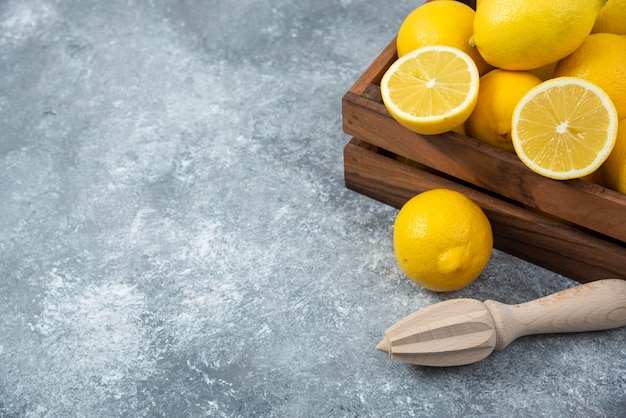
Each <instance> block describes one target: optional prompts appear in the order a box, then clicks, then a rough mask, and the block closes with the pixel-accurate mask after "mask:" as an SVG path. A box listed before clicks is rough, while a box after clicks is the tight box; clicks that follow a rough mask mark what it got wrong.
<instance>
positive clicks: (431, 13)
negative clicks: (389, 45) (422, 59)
mask: <svg viewBox="0 0 626 418" xmlns="http://www.w3.org/2000/svg"><path fill="white" fill-rule="evenodd" d="M474 14H475V12H474V10H473V9H472V8H471V7H469V6H468V5H466V4H463V3H461V2H458V1H453V0H439V1H431V2H427V3H424V4H422V5H421V6H419V7H417V8H416V9H415V10H413V11H412V12H411V13H409V14H408V15H407V17H406V18H405V19H404V21H403V22H402V25H400V29H399V30H398V36H397V38H396V45H397V49H398V57H401V56H403V55H406V54H408V53H409V52H411V51H414V50H416V49H418V48H421V47H423V46H431V45H445V46H452V47H454V48H458V49H460V50H461V51H463V52H465V53H466V54H468V55H469V56H470V57H471V58H472V59H473V60H474V62H475V63H476V66H477V67H478V71H479V72H480V73H481V74H484V73H486V72H487V71H488V70H489V69H491V66H489V64H487V63H486V62H485V60H484V59H483V58H482V57H481V56H480V53H479V52H478V50H477V49H476V48H475V47H473V46H472V45H470V39H471V37H472V27H473V24H474Z"/></svg>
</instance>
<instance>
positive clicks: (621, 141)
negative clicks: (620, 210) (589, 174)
mask: <svg viewBox="0 0 626 418" xmlns="http://www.w3.org/2000/svg"><path fill="white" fill-rule="evenodd" d="M598 171H599V172H600V175H601V179H602V180H601V183H602V185H604V186H606V187H608V188H610V189H613V190H616V191H618V192H620V193H622V194H626V119H622V120H620V121H619V123H618V125H617V140H616V141H615V146H614V147H613V151H611V154H609V158H607V159H606V161H605V162H604V164H602V166H601V167H600V170H598Z"/></svg>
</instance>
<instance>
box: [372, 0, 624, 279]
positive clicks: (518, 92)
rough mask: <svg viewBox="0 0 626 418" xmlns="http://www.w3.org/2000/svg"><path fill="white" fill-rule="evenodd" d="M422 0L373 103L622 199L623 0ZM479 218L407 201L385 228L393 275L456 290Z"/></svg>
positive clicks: (439, 202) (454, 200)
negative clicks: (471, 1)
mask: <svg viewBox="0 0 626 418" xmlns="http://www.w3.org/2000/svg"><path fill="white" fill-rule="evenodd" d="M476 5H477V7H476V10H474V9H472V8H471V7H469V6H467V5H466V4H464V3H462V2H459V1H453V0H433V1H427V2H426V3H424V4H423V5H421V6H419V7H417V8H416V9H415V10H414V11H413V12H411V13H410V14H409V15H408V16H407V17H406V19H405V20H404V22H403V23H402V25H401V26H400V29H399V31H398V36H397V40H396V41H397V51H398V59H397V60H396V61H395V62H394V63H393V64H392V65H391V66H390V67H389V69H388V70H387V71H386V72H385V74H384V76H383V77H382V79H381V84H380V88H381V94H382V98H383V102H384V104H385V106H386V108H387V110H388V111H389V113H390V114H391V116H392V117H393V118H394V119H396V120H397V121H398V122H399V123H400V124H401V125H403V126H405V127H406V128H408V129H410V130H412V131H414V132H417V133H420V134H424V135H435V134H439V133H443V132H447V131H450V130H454V131H457V132H459V131H460V132H464V133H467V134H468V135H470V136H473V137H475V138H477V139H479V140H481V141H484V142H486V143H489V144H491V145H494V146H496V147H499V148H502V149H504V150H507V151H510V152H514V153H516V154H517V155H518V156H519V158H520V160H521V161H522V162H523V163H524V164H526V165H527V166H528V167H529V168H530V169H531V170H533V171H535V172H537V173H539V174H541V175H544V176H546V177H550V178H553V179H558V180H561V179H572V178H586V179H591V178H593V179H594V181H598V182H601V183H602V184H603V185H605V186H607V187H610V188H613V189H615V190H617V191H620V192H621V193H624V194H626V0H610V1H608V3H607V0H480V1H476ZM492 245H493V240H492V231H491V227H490V224H489V220H488V219H487V217H486V216H485V214H484V213H483V212H482V210H481V208H480V207H478V206H477V205H476V204H475V203H474V202H472V201H471V200H470V199H468V198H467V197H466V196H464V195H462V194H460V193H458V192H453V191H450V190H432V191H428V192H424V193H421V194H419V195H417V196H416V197H414V198H413V199H411V200H409V201H408V202H407V203H406V204H405V205H404V206H403V207H402V209H401V210H400V212H399V213H398V216H397V218H396V222H395V224H394V251H395V255H396V259H397V261H398V264H399V266H400V267H401V269H402V271H403V272H404V273H405V274H406V275H407V276H408V277H409V278H411V279H412V280H413V281H415V282H416V283H418V284H420V285H422V286H423V287H425V288H427V289H431V290H434V291H452V290H458V289H461V288H463V287H465V286H467V285H468V284H470V283H471V282H472V281H473V280H474V279H476V278H477V277H478V276H479V275H480V274H481V272H482V271H483V269H484V268H485V267H486V265H487V262H488V260H489V258H490V255H491V250H492Z"/></svg>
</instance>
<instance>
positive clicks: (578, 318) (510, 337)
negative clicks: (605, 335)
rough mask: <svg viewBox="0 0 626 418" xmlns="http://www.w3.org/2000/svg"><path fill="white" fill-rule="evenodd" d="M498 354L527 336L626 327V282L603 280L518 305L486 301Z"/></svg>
mask: <svg viewBox="0 0 626 418" xmlns="http://www.w3.org/2000/svg"><path fill="white" fill-rule="evenodd" d="M484 304H485V306H486V307H487V309H488V310H489V312H491V316H492V318H493V321H494V324H495V328H496V346H495V348H496V350H502V349H503V348H505V347H506V346H507V345H509V344H510V343H511V342H512V341H514V340H515V339H517V338H519V337H523V336H525V335H535V334H549V333H563V332H585V331H599V330H605V329H612V328H618V327H623V326H624V325H626V281H624V280H599V281H596V282H593V283H586V284H584V285H581V286H576V287H573V288H570V289H566V290H562V291H560V292H558V293H555V294H552V295H549V296H546V297H543V298H541V299H536V300H533V301H530V302H526V303H521V304H518V305H506V304H503V303H500V302H496V301H493V300H487V301H485V303H484Z"/></svg>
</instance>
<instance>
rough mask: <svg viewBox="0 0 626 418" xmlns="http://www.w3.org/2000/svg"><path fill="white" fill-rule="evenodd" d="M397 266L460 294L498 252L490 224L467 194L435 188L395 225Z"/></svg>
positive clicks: (404, 210)
mask: <svg viewBox="0 0 626 418" xmlns="http://www.w3.org/2000/svg"><path fill="white" fill-rule="evenodd" d="M393 245H394V252H395V256H396V260H397V262H398V265H399V266H400V268H401V269H402V271H403V272H404V274H406V276H407V277H408V278H410V279H411V280H413V281H414V282H415V283H417V284H419V285H421V286H423V287H425V288H426V289H429V290H432V291H435V292H449V291H453V290H459V289H462V288H463V287H465V286H467V285H469V284H470V283H472V282H473V281H474V280H475V279H476V278H477V277H478V276H479V275H480V273H481V272H482V271H483V270H484V268H485V267H486V265H487V263H488V262H489V258H490V257H491V252H492V249H493V233H492V230H491V224H490V223H489V220H488V219H487V216H485V213H484V212H483V210H482V209H481V208H480V206H478V205H477V204H476V203H474V202H473V201H472V200H470V199H469V198H468V197H466V196H465V195H463V194H462V193H459V192H456V191H453V190H447V189H434V190H429V191H426V192H423V193H420V194H418V195H417V196H415V197H413V198H411V199H410V200H409V201H408V202H406V203H405V204H404V206H402V208H401V209H400V211H399V212H398V215H397V217H396V221H395V223H394V227H393Z"/></svg>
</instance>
